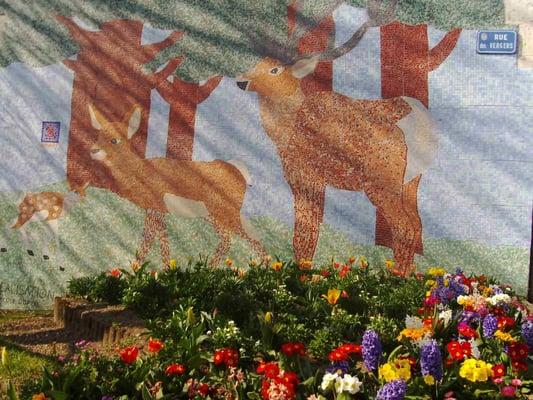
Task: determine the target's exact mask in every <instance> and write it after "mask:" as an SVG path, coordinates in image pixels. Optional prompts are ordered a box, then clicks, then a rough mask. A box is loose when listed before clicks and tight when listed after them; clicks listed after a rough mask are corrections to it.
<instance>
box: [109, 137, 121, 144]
mask: <svg viewBox="0 0 533 400" xmlns="http://www.w3.org/2000/svg"><path fill="white" fill-rule="evenodd" d="M119 143H120V139H118V138H113V139H111V144H119Z"/></svg>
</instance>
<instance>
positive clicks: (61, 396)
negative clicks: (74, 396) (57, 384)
mask: <svg viewBox="0 0 533 400" xmlns="http://www.w3.org/2000/svg"><path fill="white" fill-rule="evenodd" d="M50 395H51V396H52V399H54V400H67V399H68V394H66V393H65V392H61V391H59V390H54V391H52V392H51V393H50Z"/></svg>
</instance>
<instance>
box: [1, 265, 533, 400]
mask: <svg viewBox="0 0 533 400" xmlns="http://www.w3.org/2000/svg"><path fill="white" fill-rule="evenodd" d="M226 264H227V266H228V268H226V269H211V268H208V267H206V265H205V264H204V263H198V264H196V265H194V266H193V265H190V266H188V267H187V268H184V269H178V268H176V266H175V264H171V268H170V269H168V270H166V271H159V272H156V271H149V270H148V269H149V266H147V265H144V266H142V267H140V266H135V265H134V266H133V271H130V270H119V269H116V270H112V271H110V272H109V273H107V274H102V275H99V276H97V277H91V278H82V279H78V280H75V281H72V282H71V284H70V292H71V295H77V296H80V297H84V298H87V299H89V300H92V301H107V302H110V303H121V304H124V305H126V306H128V307H130V308H132V309H134V310H136V311H137V312H138V313H139V314H140V315H142V316H143V318H145V320H146V323H147V326H148V328H149V330H150V338H147V340H146V345H145V346H144V347H143V348H138V347H135V346H129V347H128V346H125V347H123V348H121V349H117V355H116V356H115V357H111V358H106V357H104V356H100V355H98V354H96V352H95V351H94V350H93V349H91V348H88V347H87V346H85V345H84V344H83V343H80V344H79V347H80V349H79V354H77V355H76V356H75V357H74V358H73V359H71V360H67V361H65V364H64V366H63V367H62V368H61V369H59V370H57V371H45V372H44V374H43V378H42V380H41V381H39V382H27V383H26V385H25V387H23V388H22V390H21V393H22V394H21V396H22V398H32V395H33V398H34V399H45V398H53V399H66V398H69V399H98V400H100V399H106V400H109V399H128V398H129V399H132V398H139V399H141V398H142V399H156V398H169V399H204V398H210V399H252V400H253V399H256V400H260V399H271V400H276V399H279V400H281V399H311V400H312V399H315V400H316V399H324V398H326V399H338V400H343V399H352V398H353V399H382V400H400V399H404V398H405V399H443V398H444V399H448V400H453V399H460V400H463V399H466V400H467V399H500V398H527V395H528V393H529V390H530V389H531V388H532V387H533V382H532V381H531V377H532V373H531V358H530V356H529V352H530V350H529V349H533V319H532V318H529V317H528V315H527V310H526V308H525V307H524V306H523V305H522V304H521V302H520V299H519V298H518V297H517V296H515V295H514V293H513V291H512V289H511V288H510V287H506V286H502V285H498V284H497V283H496V282H494V281H492V280H491V279H490V278H487V277H484V276H477V277H467V276H465V275H464V274H463V273H462V272H461V271H460V270H457V271H456V272H454V273H447V272H446V271H444V270H443V269H441V268H432V269H430V270H429V271H428V273H427V274H424V275H423V274H417V275H414V276H411V277H409V278H407V279H401V278H398V277H396V276H394V275H393V274H392V272H391V271H392V269H393V268H392V262H388V263H387V265H386V266H384V267H383V268H372V269H370V268H369V266H368V263H367V262H366V260H365V259H363V258H361V259H358V260H356V259H354V258H351V259H349V260H348V261H347V262H346V263H332V264H331V265H327V266H325V267H322V268H313V267H312V266H311V264H310V263H300V264H296V263H293V262H282V261H275V262H268V263H266V264H260V265H256V264H255V263H251V265H250V266H249V267H248V268H237V267H235V266H233V263H232V262H231V260H227V262H226ZM14 396H15V395H14V393H13V394H12V397H11V398H16V397H14Z"/></svg>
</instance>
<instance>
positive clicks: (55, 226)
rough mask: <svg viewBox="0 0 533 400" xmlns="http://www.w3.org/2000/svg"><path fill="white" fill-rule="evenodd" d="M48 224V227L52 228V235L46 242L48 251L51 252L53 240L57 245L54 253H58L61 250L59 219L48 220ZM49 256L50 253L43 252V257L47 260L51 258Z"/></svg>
mask: <svg viewBox="0 0 533 400" xmlns="http://www.w3.org/2000/svg"><path fill="white" fill-rule="evenodd" d="M46 225H47V226H48V229H49V230H50V235H48V239H49V240H47V244H46V249H47V252H48V253H50V247H51V243H52V241H53V242H54V245H55V251H54V253H58V252H59V251H60V249H59V220H57V219H49V220H46ZM49 256H50V254H45V253H44V252H43V258H44V259H45V260H48V259H49V258H50V257H49Z"/></svg>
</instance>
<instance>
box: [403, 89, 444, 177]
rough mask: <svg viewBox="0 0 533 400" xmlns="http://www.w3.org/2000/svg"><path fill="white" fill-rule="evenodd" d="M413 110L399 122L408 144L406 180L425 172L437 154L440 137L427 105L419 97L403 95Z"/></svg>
mask: <svg viewBox="0 0 533 400" xmlns="http://www.w3.org/2000/svg"><path fill="white" fill-rule="evenodd" d="M402 99H403V100H405V101H406V102H407V103H408V104H409V106H410V107H411V109H412V111H411V113H409V115H407V116H406V117H404V118H403V119H401V120H400V121H399V122H398V126H399V127H400V128H401V129H402V131H403V133H404V136H405V143H406V145H407V168H406V170H405V177H404V182H409V181H410V180H412V179H413V178H415V177H416V176H417V175H420V174H422V173H424V172H425V171H426V170H427V169H428V168H429V167H430V166H431V165H432V164H433V161H434V160H435V158H436V156H437V150H438V144H439V142H438V137H437V135H436V133H435V123H434V121H433V119H432V118H431V115H430V113H429V111H428V109H427V108H426V107H424V105H423V104H422V103H421V102H420V101H419V100H417V99H414V98H411V97H402Z"/></svg>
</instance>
